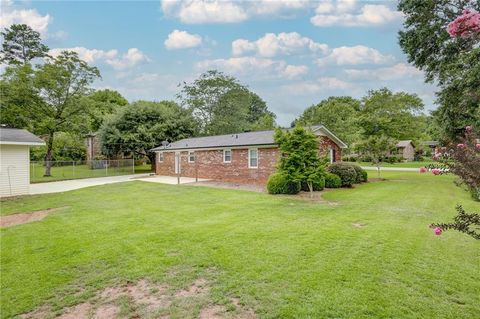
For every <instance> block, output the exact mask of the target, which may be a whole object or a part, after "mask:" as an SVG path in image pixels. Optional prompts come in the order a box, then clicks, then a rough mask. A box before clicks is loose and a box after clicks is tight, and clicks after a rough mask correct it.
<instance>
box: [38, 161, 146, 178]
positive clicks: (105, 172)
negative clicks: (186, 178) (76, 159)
mask: <svg viewBox="0 0 480 319" xmlns="http://www.w3.org/2000/svg"><path fill="white" fill-rule="evenodd" d="M151 171H152V168H151V166H150V165H149V164H148V165H137V166H135V167H132V166H125V167H112V168H107V169H91V168H90V167H89V166H87V165H75V166H74V165H72V164H70V165H65V166H54V167H52V169H51V176H43V175H44V174H45V166H43V165H39V164H37V163H32V164H30V183H45V182H54V181H62V180H68V179H82V178H93V177H105V176H116V175H129V174H142V173H149V172H151Z"/></svg>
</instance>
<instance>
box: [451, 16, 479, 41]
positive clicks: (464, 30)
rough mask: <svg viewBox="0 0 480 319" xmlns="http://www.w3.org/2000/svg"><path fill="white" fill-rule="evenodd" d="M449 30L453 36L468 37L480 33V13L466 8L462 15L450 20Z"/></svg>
mask: <svg viewBox="0 0 480 319" xmlns="http://www.w3.org/2000/svg"><path fill="white" fill-rule="evenodd" d="M447 32H448V34H450V36H451V37H452V38H457V37H462V38H468V37H471V36H473V35H475V34H477V33H480V13H478V12H476V11H475V10H470V9H465V10H463V13H462V15H461V16H459V17H457V18H456V19H455V20H453V21H452V22H450V24H449V25H448V27H447Z"/></svg>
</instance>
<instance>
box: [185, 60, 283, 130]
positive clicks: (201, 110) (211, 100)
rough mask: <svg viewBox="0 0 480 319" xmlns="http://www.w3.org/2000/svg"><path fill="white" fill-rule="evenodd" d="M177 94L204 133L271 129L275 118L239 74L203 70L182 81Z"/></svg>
mask: <svg viewBox="0 0 480 319" xmlns="http://www.w3.org/2000/svg"><path fill="white" fill-rule="evenodd" d="M177 97H178V99H179V100H180V101H181V104H182V105H183V106H185V107H187V108H188V109H190V110H191V111H192V113H193V115H194V116H195V119H196V120H197V121H198V123H199V128H200V133H201V134H203V135H213V134H228V133H235V132H241V131H247V130H251V129H252V128H255V129H269V128H272V127H271V124H272V122H274V119H275V115H274V114H273V113H272V112H270V111H268V109H267V107H266V104H265V102H264V101H263V100H262V99H261V98H260V97H259V96H258V95H256V94H255V93H253V92H251V91H250V90H248V88H247V87H246V86H244V85H242V84H240V82H239V81H238V80H237V79H236V78H234V77H232V76H228V75H226V74H224V73H222V72H219V71H215V70H211V71H207V72H205V73H203V74H202V75H200V77H199V78H198V79H196V80H195V81H193V83H189V84H187V83H183V85H182V89H181V91H180V93H179V94H178V95H177ZM265 117H270V118H271V120H270V121H268V120H266V118H265ZM262 125H268V126H269V127H262Z"/></svg>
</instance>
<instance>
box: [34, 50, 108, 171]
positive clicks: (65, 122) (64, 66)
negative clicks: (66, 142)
mask: <svg viewBox="0 0 480 319" xmlns="http://www.w3.org/2000/svg"><path fill="white" fill-rule="evenodd" d="M99 77H100V72H99V71H98V69H97V68H96V67H91V66H89V65H88V64H87V63H86V62H85V61H83V60H81V59H80V58H79V57H78V54H77V53H75V52H71V51H63V52H62V53H61V54H60V55H59V56H58V57H56V58H54V59H49V60H48V61H47V62H46V63H45V64H43V65H41V66H39V67H38V70H37V71H36V72H35V77H34V83H33V85H34V89H35V91H36V92H37V93H38V96H39V97H40V101H39V102H38V103H37V104H36V105H32V107H31V108H30V112H31V113H30V118H31V119H32V120H34V121H35V127H36V130H35V131H36V132H38V133H40V134H42V135H45V136H46V143H47V152H46V155H45V161H46V165H45V176H50V168H51V163H50V162H51V161H52V158H53V143H54V137H55V133H56V132H68V131H74V130H76V129H77V130H78V129H79V127H80V126H81V125H82V123H83V122H85V120H86V119H85V116H87V115H88V107H89V105H88V103H85V101H84V99H83V97H84V96H86V95H88V94H89V93H90V92H91V89H90V84H91V83H92V82H93V81H94V80H95V79H97V78H99Z"/></svg>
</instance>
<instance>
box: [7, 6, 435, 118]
mask: <svg viewBox="0 0 480 319" xmlns="http://www.w3.org/2000/svg"><path fill="white" fill-rule="evenodd" d="M1 11H2V13H1V22H0V26H1V27H2V28H3V27H5V26H8V25H9V24H11V23H27V24H29V25H31V26H32V27H33V28H34V29H36V30H38V31H39V32H40V33H41V34H42V37H43V38H44V39H45V42H46V43H47V44H48V45H49V47H50V48H51V49H52V51H51V53H52V54H53V55H55V54H58V53H59V52H60V51H61V50H62V49H73V50H75V51H77V52H78V53H79V55H80V57H82V58H83V59H84V60H86V61H87V62H88V63H90V64H91V65H95V66H97V67H98V68H99V69H100V71H101V74H102V80H101V81H97V82H96V83H95V84H94V86H95V87H96V88H111V89H115V90H118V91H119V92H120V93H121V94H123V95H124V96H125V97H126V98H127V99H129V100H130V101H134V100H139V99H146V100H164V99H174V98H175V94H176V93H177V92H178V87H177V84H178V83H180V82H183V81H187V82H189V81H192V80H193V79H195V78H196V77H197V76H198V75H199V74H201V73H202V72H203V71H205V70H208V69H219V70H222V71H224V72H226V73H228V74H231V75H233V76H235V77H237V78H238V79H240V81H241V82H242V83H244V84H246V85H248V86H249V87H250V89H251V90H253V91H255V92H256V93H258V94H259V95H260V96H261V97H262V98H263V99H264V100H265V101H266V102H267V104H268V106H269V108H270V109H271V110H272V111H274V112H275V113H276V114H277V116H278V122H279V124H281V125H288V124H289V123H290V122H291V121H292V120H293V119H294V118H295V117H296V116H298V115H299V114H300V113H301V112H302V111H303V110H304V109H305V108H306V107H308V106H310V105H311V104H313V103H318V102H319V101H321V100H322V99H324V98H326V97H328V96H335V95H350V96H354V97H361V96H363V95H365V93H366V92H367V91H368V90H370V89H378V88H380V87H383V86H387V87H388V88H390V89H391V90H393V91H401V90H403V91H407V92H411V93H417V94H418V95H419V96H420V97H421V98H422V99H423V100H424V103H425V105H426V109H427V110H431V109H433V108H434V105H433V100H434V91H435V88H434V87H433V86H431V85H427V84H425V83H424V81H423V74H422V72H420V71H418V70H417V69H415V68H414V67H413V66H411V65H409V64H408V62H407V58H406V56H405V55H404V54H403V53H402V51H401V49H400V47H399V45H398V40H397V32H398V30H399V29H400V28H401V24H402V19H403V17H402V15H401V14H400V13H399V12H397V11H396V2H394V1H383V2H380V1H358V0H357V1H354V0H343V1H328V0H326V1H303V0H296V1H292V0H283V1H282V0H263V1H218V0H217V1H216V0H211V1H210V0H209V1H200V0H188V1H171V0H169V1H82V2H72V1H62V2H60V1H28V2H16V1H4V0H2V10H1Z"/></svg>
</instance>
